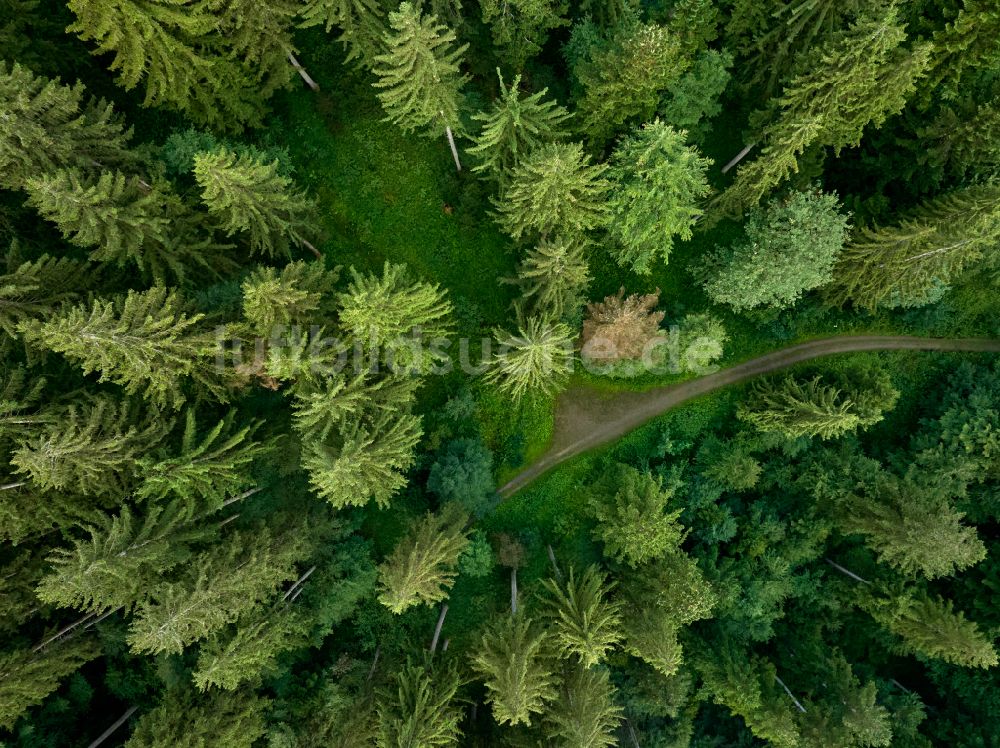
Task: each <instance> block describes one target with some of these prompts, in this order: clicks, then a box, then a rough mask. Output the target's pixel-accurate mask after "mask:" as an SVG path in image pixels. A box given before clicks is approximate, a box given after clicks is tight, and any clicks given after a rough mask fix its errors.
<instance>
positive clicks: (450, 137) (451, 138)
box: [441, 112, 462, 171]
mask: <svg viewBox="0 0 1000 748" xmlns="http://www.w3.org/2000/svg"><path fill="white" fill-rule="evenodd" d="M441 115H442V116H444V112H441ZM444 134H445V135H447V136H448V145H449V146H451V155H452V158H454V159H455V168H456V169H458V170H459V171H462V162H461V161H459V159H458V148H456V147H455V135H454V134H453V133H452V131H451V127H450V126H449V125H445V128H444Z"/></svg>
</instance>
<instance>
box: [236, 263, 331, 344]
mask: <svg viewBox="0 0 1000 748" xmlns="http://www.w3.org/2000/svg"><path fill="white" fill-rule="evenodd" d="M336 281H337V273H335V272H331V271H329V270H327V269H326V267H325V266H324V264H323V263H322V262H302V261H299V262H291V263H289V264H287V265H285V266H284V267H283V268H281V270H280V271H279V270H276V269H275V268H269V267H261V268H258V269H256V270H255V271H254V272H253V273H251V274H250V275H249V276H248V277H247V279H246V280H245V281H243V284H242V286H241V288H242V291H243V316H244V318H246V320H247V322H249V323H250V327H251V329H252V330H253V332H254V333H255V334H257V335H262V336H265V337H267V336H270V335H272V334H273V333H274V331H275V327H276V326H278V325H285V326H288V325H308V324H310V323H312V324H315V323H319V322H321V321H322V319H323V317H325V316H326V314H327V313H328V312H331V311H332V306H333V305H332V300H333V298H334V287H335V284H336Z"/></svg>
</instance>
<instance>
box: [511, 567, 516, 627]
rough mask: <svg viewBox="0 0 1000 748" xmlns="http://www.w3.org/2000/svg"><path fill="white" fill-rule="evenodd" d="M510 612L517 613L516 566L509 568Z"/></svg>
mask: <svg viewBox="0 0 1000 748" xmlns="http://www.w3.org/2000/svg"><path fill="white" fill-rule="evenodd" d="M510 613H511V615H517V567H516V566H513V567H511V570H510Z"/></svg>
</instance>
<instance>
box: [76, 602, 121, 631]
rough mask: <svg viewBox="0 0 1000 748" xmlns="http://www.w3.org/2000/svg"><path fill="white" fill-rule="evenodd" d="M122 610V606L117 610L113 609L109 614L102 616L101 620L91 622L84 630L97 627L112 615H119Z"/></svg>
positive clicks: (96, 619)
mask: <svg viewBox="0 0 1000 748" xmlns="http://www.w3.org/2000/svg"><path fill="white" fill-rule="evenodd" d="M121 609H122V606H121V605H119V606H118V607H117V608H112V609H111V610H109V611H108V612H107V613H105V614H104V615H102V616H101V617H100V618H95V619H94V620H93V621H91V622H90V623H88V624H87V625H86V626H84V627H83V628H84V630H86V629H89V628H93V627H94V626H96V625H97V624H99V623H100V622H101V621H103V620H104V619H105V618H107V617H108V616H110V615H114V614H115V613H117V612H118V611H119V610H121Z"/></svg>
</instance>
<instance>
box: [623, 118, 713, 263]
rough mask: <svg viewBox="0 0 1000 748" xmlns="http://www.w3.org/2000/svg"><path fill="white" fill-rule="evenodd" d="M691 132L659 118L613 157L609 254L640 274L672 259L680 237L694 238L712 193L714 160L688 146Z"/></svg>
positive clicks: (648, 124)
mask: <svg viewBox="0 0 1000 748" xmlns="http://www.w3.org/2000/svg"><path fill="white" fill-rule="evenodd" d="M685 134H686V133H685V132H684V131H681V132H677V131H676V130H674V129H673V128H672V127H670V126H669V125H666V124H664V123H663V122H661V121H660V120H658V119H657V120H655V121H654V122H651V123H647V124H645V125H643V126H642V129H641V130H639V131H638V132H637V133H635V134H634V135H632V136H630V137H627V138H625V139H624V140H623V141H622V142H621V143H620V144H619V145H618V147H617V148H615V151H614V154H613V155H612V158H611V168H610V169H609V171H608V178H609V179H610V180H611V183H612V185H613V187H612V190H611V199H610V201H609V203H610V210H611V216H610V219H609V221H608V232H609V234H610V235H611V237H612V239H613V243H612V244H611V246H610V247H609V251H610V252H611V255H612V256H613V257H614V258H615V260H616V261H617V262H618V264H619V265H621V266H623V267H630V268H631V269H632V271H633V272H636V273H639V274H640V275H649V273H651V272H652V269H653V265H654V263H656V262H657V261H658V260H662V261H663V262H664V263H665V262H666V261H667V259H668V258H669V256H670V248H671V246H672V245H673V242H674V237H678V238H680V239H681V240H683V241H686V240H688V239H690V238H691V235H692V234H691V229H692V227H693V226H694V224H695V223H696V222H697V220H698V218H699V217H700V216H701V214H702V211H701V209H700V208H699V206H698V203H699V201H700V200H701V199H702V198H703V197H705V196H706V195H708V194H709V192H710V191H711V188H710V187H709V185H708V179H707V178H706V176H705V172H706V170H707V169H708V167H709V166H711V165H712V161H711V160H710V159H705V158H701V157H700V156H699V154H698V151H697V149H695V148H694V147H690V146H687V145H685V142H684V137H685Z"/></svg>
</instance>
